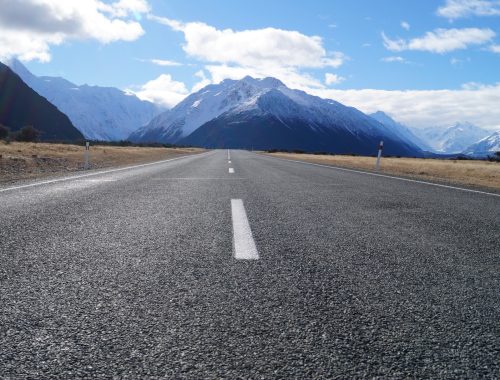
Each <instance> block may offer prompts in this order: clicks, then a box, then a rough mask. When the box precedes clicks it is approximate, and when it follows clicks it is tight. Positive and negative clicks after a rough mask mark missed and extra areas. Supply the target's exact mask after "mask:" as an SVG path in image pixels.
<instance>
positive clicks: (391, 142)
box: [130, 77, 422, 155]
mask: <svg viewBox="0 0 500 380" xmlns="http://www.w3.org/2000/svg"><path fill="white" fill-rule="evenodd" d="M130 139H131V140H133V141H143V142H145V141H159V142H167V143H180V144H190V145H198V146H205V147H233V148H250V147H254V148H255V149H271V148H282V149H303V150H308V151H315V150H316V151H318V150H324V151H331V152H338V153H360V154H373V153H375V152H376V150H377V146H378V143H379V141H380V140H384V142H385V146H386V147H387V150H386V152H387V153H388V154H401V155H421V154H422V151H421V150H420V148H418V147H417V146H416V145H415V144H413V143H412V142H411V141H408V140H405V139H402V138H401V137H400V136H398V135H397V134H396V133H394V132H393V131H391V129H390V128H388V127H386V126H384V125H383V124H381V123H379V122H378V121H376V120H374V119H373V118H371V117H369V116H367V115H365V114H364V113H362V112H360V111H358V110H357V109H355V108H351V107H346V106H344V105H342V104H340V103H338V102H336V101H333V100H327V99H321V98H318V97H315V96H312V95H308V94H307V93H305V92H303V91H299V90H291V89H289V88H288V87H286V86H285V85H284V84H283V83H282V82H280V81H279V80H277V79H275V78H264V79H254V78H252V77H245V78H243V79H241V80H239V81H237V80H225V81H223V82H221V83H220V84H217V85H209V86H207V87H205V88H203V89H202V90H200V91H198V92H197V93H194V94H192V95H190V96H188V97H187V98H186V99H185V100H183V101H182V102H181V103H179V104H178V105H177V106H175V107H174V108H172V109H171V110H170V111H167V112H165V113H163V114H161V115H159V116H158V117H156V118H155V119H153V120H152V121H151V123H150V124H148V125H147V126H145V127H143V128H141V129H140V130H138V131H136V132H134V133H133V134H132V135H131V136H130Z"/></svg>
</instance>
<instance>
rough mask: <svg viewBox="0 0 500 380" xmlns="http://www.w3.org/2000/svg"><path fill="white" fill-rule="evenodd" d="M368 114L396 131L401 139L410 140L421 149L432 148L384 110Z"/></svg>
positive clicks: (429, 149) (427, 149) (428, 149)
mask: <svg viewBox="0 0 500 380" xmlns="http://www.w3.org/2000/svg"><path fill="white" fill-rule="evenodd" d="M369 116H370V117H372V118H374V119H375V120H377V121H378V122H380V123H382V124H384V125H385V126H386V127H389V128H391V130H392V131H393V132H394V133H396V134H397V135H398V136H399V137H400V138H401V139H403V140H407V141H411V142H412V143H413V144H415V145H417V146H418V147H420V149H422V150H426V151H432V148H431V147H430V146H429V145H427V144H426V143H425V142H424V141H423V140H422V139H421V138H419V137H417V136H416V135H415V134H414V133H413V132H412V131H411V130H410V129H409V128H408V127H406V126H405V125H403V124H401V123H399V122H397V121H396V120H394V119H393V118H391V117H390V116H389V115H387V114H386V113H385V112H382V111H377V112H375V113H372V114H369Z"/></svg>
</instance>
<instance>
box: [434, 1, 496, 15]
mask: <svg viewBox="0 0 500 380" xmlns="http://www.w3.org/2000/svg"><path fill="white" fill-rule="evenodd" d="M437 14H438V15H439V16H442V17H446V18H448V19H450V20H454V19H457V18H462V17H468V16H499V15H500V1H498V0H493V1H491V0H446V3H445V5H444V6H442V7H440V8H438V10H437Z"/></svg>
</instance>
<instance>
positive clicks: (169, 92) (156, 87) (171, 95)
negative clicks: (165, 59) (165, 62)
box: [129, 74, 189, 108]
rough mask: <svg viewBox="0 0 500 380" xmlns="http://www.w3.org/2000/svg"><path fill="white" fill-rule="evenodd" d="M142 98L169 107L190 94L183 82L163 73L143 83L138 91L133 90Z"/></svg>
mask: <svg viewBox="0 0 500 380" xmlns="http://www.w3.org/2000/svg"><path fill="white" fill-rule="evenodd" d="M129 91H130V92H133V93H134V94H135V95H137V96H138V97H139V98H140V99H143V100H148V101H150V102H153V103H156V104H161V105H163V106H166V107H167V108H170V107H173V106H175V105H176V104H177V103H179V102H180V101H181V100H182V99H184V98H185V97H186V95H188V93H189V91H188V89H187V88H186V85H185V84H184V83H182V82H177V81H175V80H173V79H172V77H171V76H170V75H169V74H162V75H160V76H159V77H158V78H156V79H153V80H150V81H149V82H147V83H146V84H144V85H142V86H141V88H140V89H139V90H138V91H132V90H129Z"/></svg>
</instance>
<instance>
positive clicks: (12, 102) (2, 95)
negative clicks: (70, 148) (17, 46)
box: [0, 63, 83, 141]
mask: <svg viewBox="0 0 500 380" xmlns="http://www.w3.org/2000/svg"><path fill="white" fill-rule="evenodd" d="M0 105H2V106H3V107H2V106H0V125H5V126H7V127H8V128H9V129H10V130H11V131H12V132H16V131H19V130H20V129H21V128H23V127H25V126H27V125H31V126H33V127H34V128H36V129H37V130H38V131H40V139H41V140H45V141H78V140H81V139H83V136H82V134H81V133H80V131H79V130H78V129H76V128H75V126H74V125H73V124H71V121H70V120H69V118H68V116H66V115H65V114H63V113H62V112H61V111H60V110H58V109H57V107H56V106H54V105H53V104H52V103H50V102H49V101H48V100H47V99H45V98H44V97H43V96H40V95H39V94H37V93H36V92H35V91H34V90H33V89H32V88H31V87H29V86H28V85H27V84H26V83H24V82H23V80H22V79H21V78H20V77H19V75H17V74H16V73H14V72H13V71H12V70H11V69H10V68H9V67H8V66H6V65H4V64H3V63H0Z"/></svg>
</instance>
